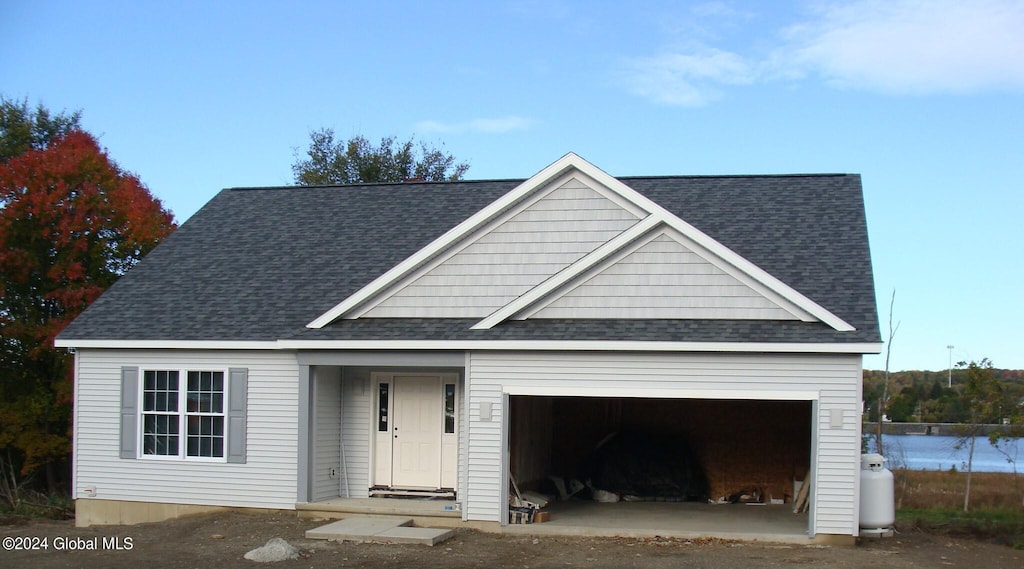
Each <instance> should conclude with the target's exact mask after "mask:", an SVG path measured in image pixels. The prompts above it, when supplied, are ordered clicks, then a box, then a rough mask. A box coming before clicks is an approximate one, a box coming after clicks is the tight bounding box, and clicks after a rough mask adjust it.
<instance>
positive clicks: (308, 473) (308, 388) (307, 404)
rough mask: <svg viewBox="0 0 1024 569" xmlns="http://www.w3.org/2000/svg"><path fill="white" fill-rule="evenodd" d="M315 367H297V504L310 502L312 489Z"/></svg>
mask: <svg viewBox="0 0 1024 569" xmlns="http://www.w3.org/2000/svg"><path fill="white" fill-rule="evenodd" d="M314 371H315V366H310V365H300V366H299V448H298V462H299V463H298V465H297V466H298V469H297V471H298V484H297V485H296V488H297V492H296V496H295V501H296V502H297V503H299V504H304V503H308V502H310V501H311V497H312V489H313V479H312V476H313V472H312V469H311V468H310V467H309V464H310V460H311V458H312V456H313V448H312V444H313V437H312V432H313V397H314V396H315V389H314V386H313V385H314V384H313V374H314Z"/></svg>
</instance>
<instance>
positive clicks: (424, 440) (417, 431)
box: [391, 375, 444, 490]
mask: <svg viewBox="0 0 1024 569" xmlns="http://www.w3.org/2000/svg"><path fill="white" fill-rule="evenodd" d="M441 394H442V391H441V378H440V377H438V376H437V375H432V376H431V375H422V376H413V375H405V376H401V377H399V378H396V381H395V382H394V403H393V407H392V408H393V410H394V411H393V414H394V416H393V421H392V432H391V435H392V437H393V439H392V454H391V461H392V462H391V484H392V486H395V487H399V488H425V489H430V490H434V489H437V488H440V487H441V431H442V427H443V425H444V409H443V400H442V397H441Z"/></svg>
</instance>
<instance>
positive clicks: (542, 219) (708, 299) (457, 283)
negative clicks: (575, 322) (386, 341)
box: [307, 153, 853, 330]
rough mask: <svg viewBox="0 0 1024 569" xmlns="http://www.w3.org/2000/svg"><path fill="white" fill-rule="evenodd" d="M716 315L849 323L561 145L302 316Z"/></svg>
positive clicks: (484, 319) (483, 325)
mask: <svg viewBox="0 0 1024 569" xmlns="http://www.w3.org/2000/svg"><path fill="white" fill-rule="evenodd" d="M354 318H479V319H480V320H479V322H478V323H477V324H476V325H475V326H474V328H476V329H487V328H491V327H494V326H496V325H498V324H500V323H501V322H503V321H505V320H507V319H517V320H522V319H530V318H581V319H588V318H652V319H658V318H683V319H686V318H693V319H699V318H712V319H714V318H719V319H759V320H803V321H822V322H825V323H826V324H828V325H830V326H832V327H833V328H834V329H836V330H853V327H852V326H850V325H849V324H847V323H846V322H844V321H842V320H841V319H840V318H838V317H836V316H835V315H833V314H831V313H830V312H828V311H827V310H825V309H824V308H822V307H821V306H819V305H817V304H816V303H814V302H813V301H811V300H810V299H808V298H807V297H805V296H803V295H802V294H800V293H799V292H798V291H796V290H794V289H792V288H791V287H789V286H787V285H786V284H785V283H782V282H781V281H779V280H778V279H776V278H774V277H773V276H771V275H770V274H768V273H767V272H765V271H763V270H761V269H760V268H759V267H757V266H755V265H754V264H752V263H750V262H749V261H747V260H746V259H743V258H742V257H740V256H739V255H737V254H736V253H734V252H733V251H731V250H729V249H728V248H727V247H725V246H723V245H722V244H720V243H718V242H717V241H715V240H714V239H712V238H711V237H709V236H708V235H706V234H704V233H703V232H701V231H700V230H698V229H697V228H695V227H693V226H691V225H689V224H688V223H686V222H685V221H683V220H682V219H680V218H679V217H677V216H676V215H674V214H673V213H671V212H669V211H667V210H666V209H665V208H663V207H662V206H660V205H658V204H657V203H655V202H653V201H652V200H650V199H649V198H647V197H646V196H644V195H643V194H640V193H639V192H637V191H635V190H633V189H632V188H630V187H629V186H628V185H626V184H624V183H623V182H621V181H620V180H618V179H616V178H614V177H612V176H610V175H608V174H607V173H605V172H604V171H602V170H600V169H599V168H597V167H596V166H594V165H592V164H590V163H589V162H587V161H586V160H584V159H582V158H580V157H579V156H577V155H576V154H573V153H569V154H566V155H565V156H563V157H562V158H560V159H559V160H557V161H556V162H554V163H552V164H551V165H549V166H548V167H546V168H544V169H543V170H541V171H540V172H538V173H537V174H536V175H534V176H533V177H531V178H530V179H528V180H526V181H524V182H523V183H521V184H519V185H518V186H517V187H516V188H514V189H513V190H511V191H510V192H508V193H507V194H505V195H504V196H502V197H501V198H499V199H498V200H496V201H495V202H493V203H491V204H490V205H489V206H487V207H485V208H484V209H482V210H480V211H479V212H478V213H476V214H474V215H473V216H471V217H470V218H468V219H466V220H465V221H464V222H462V223H460V224H459V225H457V226H455V227H453V228H452V229H450V230H449V231H448V232H446V233H444V234H443V235H441V236H440V237H438V238H437V239H435V240H434V241H433V242H431V243H430V244H429V245H427V246H426V247H424V248H423V249H421V250H420V251H418V252H416V253H415V254H413V255H412V256H410V257H409V258H407V259H406V260H405V261H403V262H401V263H399V264H398V265H397V266H395V267H394V268H392V269H391V270H389V271H387V272H386V273H384V274H383V275H381V276H379V277H378V278H377V279H375V280H374V281H372V282H371V283H369V284H368V285H366V286H364V287H363V288H362V289H360V290H359V291H357V292H356V293H355V294H353V295H352V296H350V297H349V298H347V299H345V300H344V301H342V302H341V303H339V304H338V305H336V306H335V307H334V308H332V309H331V310H329V311H328V312H326V313H324V314H323V315H321V316H320V317H318V318H317V319H316V320H314V321H313V322H310V323H309V324H308V325H307V327H309V328H321V327H323V326H325V325H327V324H329V323H331V322H333V321H335V320H337V319H354Z"/></svg>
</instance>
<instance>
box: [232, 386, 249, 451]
mask: <svg viewBox="0 0 1024 569" xmlns="http://www.w3.org/2000/svg"><path fill="white" fill-rule="evenodd" d="M248 398H249V370H248V369H246V368H231V369H229V370H228V452H227V459H228V462H239V463H243V464H244V463H245V431H246V424H245V423H246V422H245V413H246V401H247V400H248Z"/></svg>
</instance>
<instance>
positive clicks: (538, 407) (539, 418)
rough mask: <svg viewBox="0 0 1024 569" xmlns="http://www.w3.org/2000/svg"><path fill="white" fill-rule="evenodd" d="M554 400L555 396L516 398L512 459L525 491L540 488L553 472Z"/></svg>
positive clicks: (511, 421)
mask: <svg viewBox="0 0 1024 569" xmlns="http://www.w3.org/2000/svg"><path fill="white" fill-rule="evenodd" d="M553 403H554V400H553V399H552V398H551V397H513V398H512V403H511V410H510V414H509V429H510V430H511V433H512V436H511V437H510V441H509V445H510V448H509V460H510V462H511V469H512V476H514V477H515V480H516V483H517V484H518V485H519V487H520V488H521V489H527V488H530V489H536V488H537V487H538V485H539V483H540V481H541V480H542V479H543V478H544V477H545V476H547V475H548V474H553V473H554V472H553V471H552V470H551V457H552V452H551V445H552V443H553V441H554V438H553V437H552V429H553V428H554V427H553V416H552V409H553Z"/></svg>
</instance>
